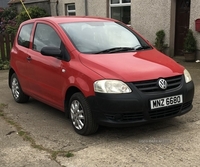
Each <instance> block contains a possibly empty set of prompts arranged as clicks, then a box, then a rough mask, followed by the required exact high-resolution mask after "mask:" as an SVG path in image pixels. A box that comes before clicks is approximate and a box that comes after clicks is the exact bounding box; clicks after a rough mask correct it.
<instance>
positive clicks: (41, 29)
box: [33, 23, 61, 52]
mask: <svg viewBox="0 0 200 167" xmlns="http://www.w3.org/2000/svg"><path fill="white" fill-rule="evenodd" d="M60 45H61V39H60V37H59V36H58V34H57V33H56V31H55V30H54V29H53V28H52V27H51V26H49V25H47V24H43V23H38V24H37V26H36V30H35V34H34V41H33V49H34V50H36V51H38V52H40V51H41V49H42V48H43V47H45V46H52V47H57V48H60Z"/></svg>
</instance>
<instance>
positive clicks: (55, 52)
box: [40, 47, 62, 58]
mask: <svg viewBox="0 0 200 167" xmlns="http://www.w3.org/2000/svg"><path fill="white" fill-rule="evenodd" d="M40 53H41V54H42V55H44V56H53V57H58V58H62V51H61V50H60V48H56V47H43V48H42V50H41V52H40Z"/></svg>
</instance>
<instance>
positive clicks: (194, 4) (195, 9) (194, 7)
mask: <svg viewBox="0 0 200 167" xmlns="http://www.w3.org/2000/svg"><path fill="white" fill-rule="evenodd" d="M199 9H200V1H199V0H191V7H190V29H192V30H193V32H194V35H195V37H196V40H197V48H198V51H197V59H199V60H200V32H197V31H195V20H196V19H198V18H200V13H199Z"/></svg>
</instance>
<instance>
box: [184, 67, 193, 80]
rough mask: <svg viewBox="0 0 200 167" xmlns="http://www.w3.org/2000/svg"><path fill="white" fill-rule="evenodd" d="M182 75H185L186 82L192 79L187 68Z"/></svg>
mask: <svg viewBox="0 0 200 167" xmlns="http://www.w3.org/2000/svg"><path fill="white" fill-rule="evenodd" d="M184 77H185V82H186V83H188V82H190V81H191V80H192V78H191V76H190V73H189V72H188V70H186V69H185V70H184Z"/></svg>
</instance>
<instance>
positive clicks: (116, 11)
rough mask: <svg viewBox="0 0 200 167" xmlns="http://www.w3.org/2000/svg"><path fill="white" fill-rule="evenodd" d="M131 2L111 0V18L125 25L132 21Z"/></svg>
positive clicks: (128, 0) (129, 0)
mask: <svg viewBox="0 0 200 167" xmlns="http://www.w3.org/2000/svg"><path fill="white" fill-rule="evenodd" d="M130 16H131V0H110V17H111V18H113V19H116V20H119V21H122V22H123V23H125V24H130V21H131V19H130V18H131V17H130Z"/></svg>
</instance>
